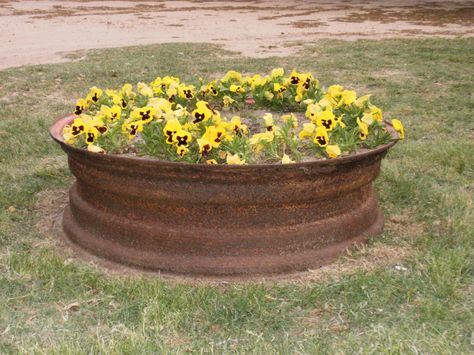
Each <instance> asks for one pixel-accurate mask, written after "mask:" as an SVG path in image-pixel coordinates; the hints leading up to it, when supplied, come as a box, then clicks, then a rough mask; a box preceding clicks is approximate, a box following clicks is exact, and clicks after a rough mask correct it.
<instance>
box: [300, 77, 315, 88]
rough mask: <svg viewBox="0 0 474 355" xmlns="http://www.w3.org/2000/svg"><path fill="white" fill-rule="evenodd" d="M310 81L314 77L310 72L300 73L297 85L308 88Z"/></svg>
mask: <svg viewBox="0 0 474 355" xmlns="http://www.w3.org/2000/svg"><path fill="white" fill-rule="evenodd" d="M312 81H314V78H313V75H312V74H311V73H305V74H300V83H299V85H298V87H301V88H303V89H304V90H308V89H309V87H310V85H311V82H312Z"/></svg>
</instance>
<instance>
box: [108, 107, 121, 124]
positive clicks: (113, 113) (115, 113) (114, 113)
mask: <svg viewBox="0 0 474 355" xmlns="http://www.w3.org/2000/svg"><path fill="white" fill-rule="evenodd" d="M121 117H122V108H121V107H120V106H118V105H114V106H112V107H111V108H110V119H111V120H112V121H117V120H119V119H120V118H121Z"/></svg>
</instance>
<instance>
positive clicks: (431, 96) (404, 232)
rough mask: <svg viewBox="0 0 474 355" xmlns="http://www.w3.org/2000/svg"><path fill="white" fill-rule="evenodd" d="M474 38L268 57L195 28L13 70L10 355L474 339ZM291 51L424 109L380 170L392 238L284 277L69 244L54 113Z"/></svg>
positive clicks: (2, 285)
mask: <svg viewBox="0 0 474 355" xmlns="http://www.w3.org/2000/svg"><path fill="white" fill-rule="evenodd" d="M178 53H182V54H178ZM473 53H474V40H473V39H456V40H387V41H381V42H379V41H357V42H350V43H348V42H342V41H321V42H318V43H314V44H306V46H305V49H304V51H302V52H301V54H298V55H295V56H293V57H287V58H268V59H253V58H252V59H250V58H244V57H237V56H235V54H232V53H228V52H224V51H221V50H219V49H218V48H216V47H213V46H208V45H196V44H192V45H191V44H185V45H160V46H149V47H133V48H126V49H111V50H101V51H93V52H90V53H89V54H88V56H87V57H86V58H85V59H84V60H78V61H76V62H73V63H68V64H59V65H40V66H30V67H23V68H19V69H11V70H4V71H0V139H1V142H2V146H1V147H2V149H1V150H0V164H1V165H0V207H1V208H0V226H1V227H0V270H1V275H0V353H48V354H50V353H51V354H55V353H56V354H64V353H66V354H69V353H71V354H73V353H74V354H76V353H107V354H108V353H126V354H130V353H136V354H152V353H183V352H191V353H202V352H205V353H256V354H257V353H318V354H319V353H322V354H325V353H327V354H332V353H420V352H423V353H466V354H467V353H472V351H473V350H474V349H473V345H472V342H473V338H472V331H473V321H474V303H473V300H474V295H473V289H474V287H473V279H474V277H473V276H474V252H473V250H474V248H473V246H474V245H473V244H474V226H473V223H474V222H473V221H474V216H473V214H474V212H473V206H472V202H473V201H472V197H473V192H474V185H473V181H474V171H473V167H474V155H473V154H472V152H473V151H474V140H473V138H474V134H473V132H474V122H473V108H474V97H473V95H472V93H473V92H474V83H473V82H472V72H473V69H474V54H473ZM210 63H212V65H211V64H210ZM274 66H284V67H285V68H287V69H292V68H293V67H296V68H301V69H302V70H311V71H313V72H314V73H316V74H317V76H318V78H319V79H320V81H321V82H322V83H324V84H327V85H329V84H332V83H336V82H337V83H341V84H343V85H346V86H348V87H351V88H357V89H358V90H359V91H360V93H361V94H365V93H368V92H371V93H374V94H375V99H374V100H375V102H376V103H377V104H379V105H380V106H382V107H384V108H385V111H386V115H388V116H399V117H400V118H401V119H402V120H403V121H404V122H406V123H407V130H408V139H407V141H406V142H404V143H401V144H398V145H397V146H396V147H395V148H394V149H393V150H392V151H391V152H390V153H389V155H388V156H387V159H385V160H384V162H383V167H382V173H381V176H380V178H379V179H378V180H377V183H376V185H377V189H378V191H379V194H380V199H381V203H382V205H383V207H384V210H385V214H386V228H385V232H384V233H383V235H382V236H381V237H379V238H375V239H374V240H372V241H371V243H370V244H369V245H368V246H367V247H363V248H360V249H358V250H353V251H352V252H351V253H349V254H347V255H345V256H343V257H341V258H340V260H338V261H337V262H336V263H334V264H332V265H329V266H326V267H324V268H322V269H319V270H313V271H310V272H308V273H306V274H304V275H297V276H295V277H294V278H293V279H292V280H288V279H285V280H281V281H279V282H276V283H275V282H267V281H265V282H250V283H237V284H222V283H221V284H218V285H214V284H209V283H180V282H173V281H169V280H162V279H157V278H150V277H148V276H147V277H137V276H123V275H122V276H119V275H112V276H111V275H109V274H107V273H106V272H105V271H104V269H103V268H101V267H96V266H94V265H93V264H90V263H84V262H81V261H80V260H77V259H74V258H71V255H72V254H71V253H70V252H69V251H67V250H64V249H62V248H64V246H63V245H62V244H59V243H58V241H57V238H56V236H55V234H54V233H52V231H54V230H55V229H56V230H57V228H58V225H57V223H58V220H59V215H60V212H61V210H62V207H63V206H64V203H65V202H66V197H67V189H68V187H69V186H70V185H71V182H72V177H71V175H70V173H69V170H68V168H67V163H66V159H65V156H64V154H63V152H62V151H61V150H60V149H59V148H58V147H57V146H56V145H55V144H54V143H53V142H52V141H51V139H50V138H49V137H48V133H47V128H48V126H49V125H50V124H51V122H52V121H53V120H54V118H55V117H57V116H59V115H61V114H64V113H65V112H67V111H68V110H70V108H71V105H72V104H73V101H74V99H75V98H76V97H79V96H81V95H82V94H83V93H84V92H85V91H86V90H87V89H88V88H89V87H90V86H91V85H92V84H96V85H98V86H111V87H116V86H118V85H119V84H120V83H123V82H124V81H129V82H132V83H134V82H138V81H150V80H152V79H153V78H154V77H155V76H157V75H159V74H164V73H169V74H171V75H178V76H181V77H182V78H183V80H187V79H189V78H190V77H194V76H198V75H200V76H203V77H210V76H212V74H213V73H223V72H225V71H226V70H228V69H231V68H232V69H237V70H243V71H247V72H263V71H267V70H268V69H269V68H271V67H274Z"/></svg>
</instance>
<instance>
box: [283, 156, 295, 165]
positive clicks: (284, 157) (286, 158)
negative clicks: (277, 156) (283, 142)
mask: <svg viewBox="0 0 474 355" xmlns="http://www.w3.org/2000/svg"><path fill="white" fill-rule="evenodd" d="M294 162H295V161H294V160H291V159H290V157H289V156H288V155H287V154H283V157H282V158H281V163H282V164H293V163H294Z"/></svg>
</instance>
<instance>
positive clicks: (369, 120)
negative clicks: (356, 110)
mask: <svg viewBox="0 0 474 355" xmlns="http://www.w3.org/2000/svg"><path fill="white" fill-rule="evenodd" d="M361 121H362V122H364V123H365V124H366V125H368V126H370V125H371V124H372V123H373V122H374V118H373V116H372V114H371V113H364V114H363V116H362V119H361Z"/></svg>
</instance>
